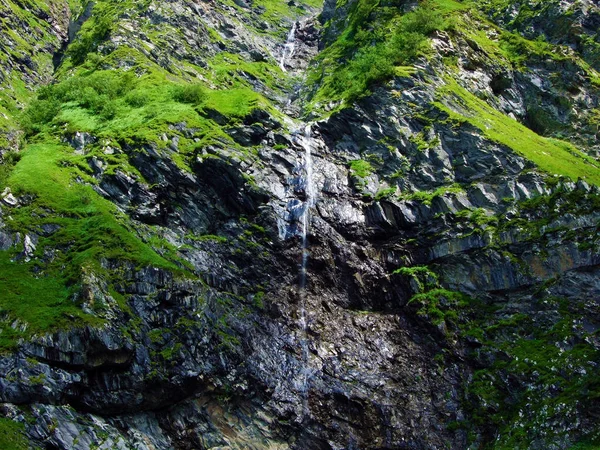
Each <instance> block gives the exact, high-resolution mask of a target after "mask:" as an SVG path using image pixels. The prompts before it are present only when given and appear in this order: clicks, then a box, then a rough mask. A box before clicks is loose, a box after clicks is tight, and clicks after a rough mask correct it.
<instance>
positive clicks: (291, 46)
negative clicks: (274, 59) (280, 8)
mask: <svg viewBox="0 0 600 450" xmlns="http://www.w3.org/2000/svg"><path fill="white" fill-rule="evenodd" d="M295 48H296V22H294V24H293V25H292V28H291V29H290V32H289V33H288V36H287V39H286V41H285V44H283V53H282V55H281V60H280V61H279V67H281V70H283V71H284V72H286V70H285V63H286V61H287V60H289V59H290V58H291V57H292V55H293V54H294V50H295Z"/></svg>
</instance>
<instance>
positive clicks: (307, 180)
mask: <svg viewBox="0 0 600 450" xmlns="http://www.w3.org/2000/svg"><path fill="white" fill-rule="evenodd" d="M299 141H300V145H301V146H302V148H303V149H304V161H303V162H304V183H303V184H304V195H305V198H304V208H303V212H302V230H301V233H302V234H301V237H302V249H301V250H302V259H301V262H300V281H299V304H298V313H299V323H300V329H301V337H300V346H301V348H302V365H303V368H302V371H301V381H300V383H301V385H300V386H299V390H300V393H301V394H302V397H303V399H302V402H303V405H302V418H304V416H305V415H306V413H307V411H308V382H309V378H310V375H311V370H310V367H309V355H308V334H307V328H308V321H307V316H306V285H307V281H308V279H307V268H308V258H309V256H310V252H309V250H308V236H309V234H310V221H311V209H312V208H313V207H314V206H315V203H316V192H315V186H314V182H313V159H312V147H313V138H312V127H311V125H310V124H307V125H306V126H305V127H304V130H303V134H302V137H301V138H300V139H299Z"/></svg>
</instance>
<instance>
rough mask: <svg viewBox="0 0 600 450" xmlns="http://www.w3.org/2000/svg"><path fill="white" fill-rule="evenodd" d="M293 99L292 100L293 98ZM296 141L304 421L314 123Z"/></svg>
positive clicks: (290, 42)
mask: <svg viewBox="0 0 600 450" xmlns="http://www.w3.org/2000/svg"><path fill="white" fill-rule="evenodd" d="M296 30H297V24H296V23H294V24H293V26H292V28H291V29H290V31H289V33H288V36H287V40H286V42H285V44H284V46H283V47H284V48H283V52H282V55H281V59H280V63H279V66H280V67H281V69H282V70H283V71H286V68H285V67H286V64H287V63H288V61H289V60H290V59H291V58H292V56H293V55H294V51H295V46H296V44H295V39H296ZM290 101H291V100H290ZM294 134H295V141H296V142H297V143H298V144H299V145H300V147H301V148H302V149H303V150H304V154H303V155H302V168H301V172H302V176H301V184H302V186H303V189H304V199H303V205H302V213H301V216H300V223H301V228H300V230H299V231H300V233H301V252H302V254H301V260H300V268H299V282H298V288H299V290H298V297H299V299H298V325H299V333H300V336H299V343H300V347H301V358H302V361H301V369H300V374H299V375H300V377H299V379H298V380H297V382H296V383H297V384H296V389H297V390H298V392H299V393H300V395H301V396H302V412H301V416H300V420H301V421H303V420H304V418H305V417H306V415H307V413H308V384H309V381H310V377H311V376H312V373H313V371H312V370H311V368H310V364H309V346H308V332H307V331H308V318H307V314H306V303H307V298H306V296H307V283H308V274H307V269H308V262H309V256H310V252H309V242H308V237H309V234H310V225H311V209H312V208H313V207H314V206H315V204H316V190H315V186H314V181H313V158H312V151H313V145H314V140H313V136H312V125H311V124H306V125H305V126H304V128H299V129H297V130H296V132H295V133H294Z"/></svg>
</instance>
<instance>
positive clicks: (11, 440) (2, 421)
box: [0, 417, 31, 450]
mask: <svg viewBox="0 0 600 450" xmlns="http://www.w3.org/2000/svg"><path fill="white" fill-rule="evenodd" d="M24 431H25V427H24V426H23V424H20V423H18V422H15V421H13V420H10V419H6V418H4V417H1V418H0V448H3V449H6V450H28V449H30V448H31V447H30V445H29V441H28V439H27V438H26V437H25V433H24Z"/></svg>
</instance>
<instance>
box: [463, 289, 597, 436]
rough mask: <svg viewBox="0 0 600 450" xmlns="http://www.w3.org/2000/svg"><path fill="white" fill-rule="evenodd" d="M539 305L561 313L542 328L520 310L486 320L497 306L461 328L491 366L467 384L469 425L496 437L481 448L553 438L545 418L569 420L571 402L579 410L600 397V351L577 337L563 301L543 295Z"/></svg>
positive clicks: (572, 408) (574, 319)
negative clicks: (481, 346)
mask: <svg viewBox="0 0 600 450" xmlns="http://www.w3.org/2000/svg"><path fill="white" fill-rule="evenodd" d="M540 307H541V308H542V310H548V311H549V312H550V311H553V310H555V309H556V311H557V312H558V313H559V314H560V316H561V317H562V319H561V320H558V321H556V322H555V324H554V325H553V326H552V327H549V328H547V327H539V326H538V325H536V322H535V321H534V318H533V316H529V315H527V314H513V315H510V316H504V318H503V319H501V320H495V321H491V320H490V318H491V317H494V315H495V316H496V317H498V312H496V314H494V315H492V316H490V315H488V316H484V315H481V314H478V316H479V319H477V320H474V321H472V322H469V323H468V326H464V332H465V333H466V334H469V335H471V336H477V339H478V340H479V341H480V342H481V343H482V344H484V345H485V347H486V349H487V350H486V352H488V354H489V355H493V359H492V361H494V362H493V364H492V365H491V366H489V367H487V368H483V369H480V370H478V371H477V372H475V374H474V377H473V380H472V381H471V382H470V383H469V384H468V385H467V399H468V404H469V405H470V407H469V408H470V409H471V411H470V412H471V417H472V420H473V422H474V424H475V425H477V426H480V427H482V428H483V429H486V428H487V429H495V431H494V434H495V435H496V436H497V438H496V437H494V438H493V442H492V440H490V442H488V443H487V444H488V445H486V446H485V448H517V447H518V448H528V447H529V446H530V445H531V444H532V443H533V442H534V441H537V442H538V443H539V441H540V440H542V441H545V442H554V439H555V438H557V437H558V436H555V435H554V433H555V432H554V431H553V429H552V427H553V425H552V424H556V423H559V422H560V421H567V423H568V421H569V417H571V416H572V415H573V414H574V412H575V408H584V409H585V408H587V407H590V406H591V405H592V404H593V403H594V402H595V401H597V399H598V398H600V378H599V377H598V375H597V373H596V371H595V370H593V369H592V367H595V365H597V364H598V362H599V361H600V353H599V352H598V350H596V349H595V348H594V347H593V346H592V345H590V344H589V343H587V342H586V339H584V338H585V335H586V333H585V332H584V331H583V330H582V328H581V325H580V324H579V322H578V320H577V314H574V313H573V312H572V311H570V310H569V308H568V302H567V301H563V300H562V299H545V301H544V303H543V305H540ZM539 314H540V313H538V316H539ZM552 314H556V313H555V312H552ZM484 317H487V318H484ZM507 375H509V378H507ZM509 379H510V380H512V381H509ZM466 427H467V428H469V425H468V424H466ZM591 438H592V439H597V438H598V436H596V437H595V438H594V437H591ZM581 445H583V444H581ZM586 445H587V444H586ZM574 448H577V446H575V447H574ZM583 448H586V447H583Z"/></svg>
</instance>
